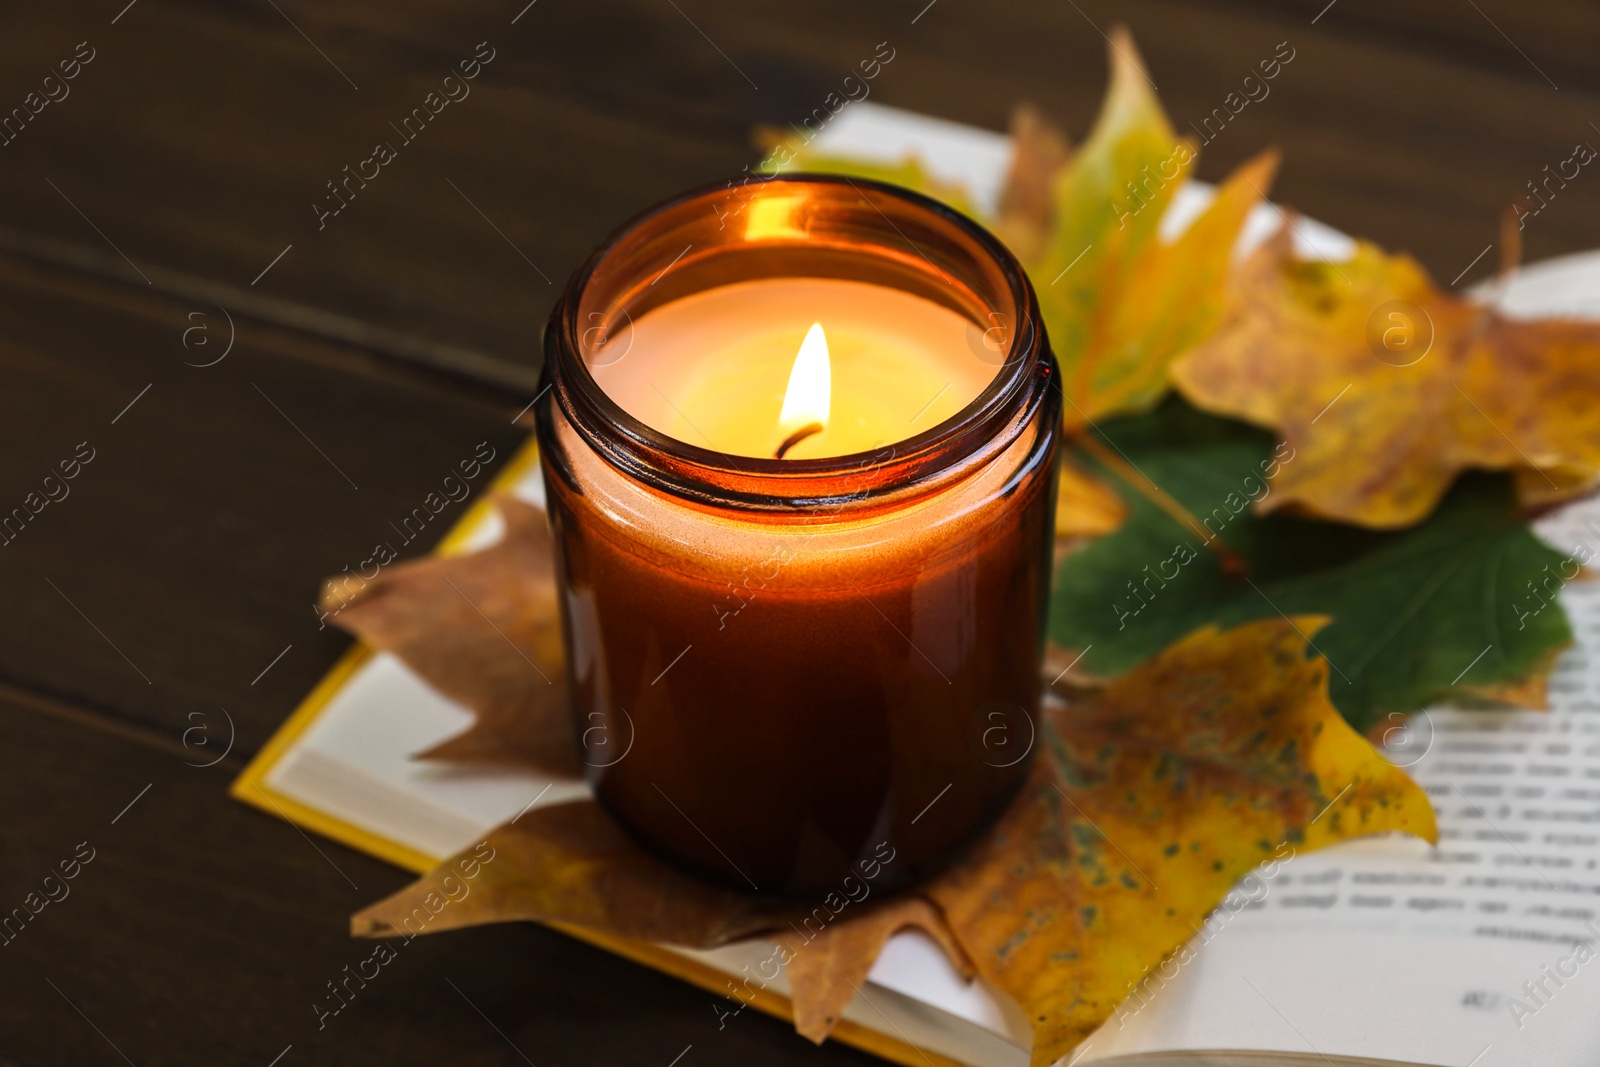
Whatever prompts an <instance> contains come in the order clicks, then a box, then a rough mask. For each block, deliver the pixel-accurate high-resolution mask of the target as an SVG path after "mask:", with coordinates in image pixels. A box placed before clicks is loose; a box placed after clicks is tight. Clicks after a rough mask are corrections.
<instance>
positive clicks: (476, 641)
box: [322, 496, 582, 777]
mask: <svg viewBox="0 0 1600 1067" xmlns="http://www.w3.org/2000/svg"><path fill="white" fill-rule="evenodd" d="M495 506H496V507H497V508H498V509H499V511H500V514H501V516H502V517H503V518H504V519H505V524H506V532H505V536H504V537H503V538H502V539H501V540H500V541H498V542H496V543H495V544H493V545H491V546H489V547H488V548H485V549H484V550H482V551H481V552H475V553H472V554H470V555H465V556H431V557H429V558H427V559H421V560H416V561H414V562H410V563H403V564H400V565H398V566H395V567H393V568H391V569H389V570H385V571H383V572H381V573H380V574H379V575H378V576H377V577H376V578H374V579H372V580H371V581H369V582H367V583H366V584H365V585H364V586H363V587H362V588H361V589H360V590H359V591H358V592H355V593H354V595H346V594H344V593H342V592H341V587H340V586H337V585H335V583H334V582H333V581H330V582H329V583H328V584H327V585H326V586H325V587H324V590H323V595H322V608H323V610H324V611H327V612H329V613H336V614H331V615H330V618H331V620H332V621H333V622H334V623H336V624H337V625H339V626H340V627H342V628H343V629H345V630H348V631H349V632H350V633H352V634H354V635H355V636H356V637H358V638H360V639H361V640H362V641H363V642H365V643H366V644H368V645H370V646H371V647H373V648H376V649H380V650H382V651H386V652H393V653H395V654H396V655H398V656H399V657H400V658H401V659H403V660H404V661H405V662H406V665H407V666H409V667H410V668H411V669H412V670H413V671H415V672H416V673H417V674H418V675H420V676H421V677H422V679H423V680H424V681H426V682H427V683H428V684H429V685H431V686H432V687H433V688H435V689H437V690H438V691H439V692H440V693H443V694H444V695H445V696H447V697H449V698H450V699H452V700H454V701H456V702H458V703H460V704H462V705H463V706H465V707H467V708H469V709H471V710H472V711H473V712H474V713H475V714H476V716H477V722H476V723H475V724H474V725H473V726H472V727H470V728H469V729H467V730H466V731H465V732H464V733H461V734H457V735H456V736H455V737H452V738H449V739H448V740H445V741H443V742H441V743H440V744H438V745H435V746H434V747H433V748H431V749H429V750H428V751H426V752H424V753H421V755H423V756H426V757H428V758H431V759H441V760H458V761H462V762H472V763H494V764H510V765H515V766H526V767H533V768H536V769H538V770H541V771H544V772H546V773H549V774H555V775H560V776H562V777H577V776H579V775H580V773H581V770H582V768H581V767H580V766H579V764H578V759H577V755H576V749H575V746H574V744H573V739H572V733H571V729H572V728H571V723H570V720H569V716H570V712H569V710H568V707H567V690H566V681H565V679H566V674H565V671H564V669H563V667H562V652H561V620H560V618H559V615H558V613H557V610H556V592H555V573H554V570H553V568H552V565H551V557H550V535H549V531H548V529H547V526H546V523H545V518H544V515H543V513H542V512H540V511H539V510H538V509H537V508H534V507H531V506H530V505H528V504H525V503H523V502H522V501H520V500H517V499H516V498H514V497H511V496H499V497H496V498H495Z"/></svg>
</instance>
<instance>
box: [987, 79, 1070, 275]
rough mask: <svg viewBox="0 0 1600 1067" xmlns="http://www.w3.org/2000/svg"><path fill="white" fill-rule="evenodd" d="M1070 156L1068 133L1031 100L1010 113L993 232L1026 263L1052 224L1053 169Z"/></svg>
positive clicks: (1041, 248)
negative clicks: (1008, 160) (1007, 149)
mask: <svg viewBox="0 0 1600 1067" xmlns="http://www.w3.org/2000/svg"><path fill="white" fill-rule="evenodd" d="M1071 157H1072V147H1071V145H1070V144H1069V143H1068V142H1067V135H1066V134H1065V133H1063V132H1062V131H1061V130H1060V129H1059V128H1058V127H1057V126H1055V125H1054V124H1053V123H1052V122H1050V120H1049V119H1047V118H1045V117H1044V113H1043V112H1041V111H1040V110H1039V109H1038V108H1036V107H1034V106H1033V105H1031V104H1023V105H1021V106H1019V107H1018V108H1017V109H1016V110H1015V111H1013V112H1012V114H1011V165H1010V166H1009V167H1008V168H1007V170H1006V178H1005V184H1004V185H1002V186H1001V188H1000V203H999V209H1000V210H999V213H998V214H997V215H996V216H995V219H994V232H995V236H997V237H999V238H1000V240H1002V241H1004V242H1005V243H1006V245H1007V246H1008V247H1009V248H1010V249H1011V250H1012V251H1013V252H1015V253H1016V256H1017V258H1018V259H1020V260H1022V261H1023V262H1024V263H1026V262H1028V261H1030V260H1033V259H1037V258H1038V257H1039V256H1040V255H1041V254H1042V253H1043V252H1044V250H1045V242H1046V241H1047V240H1049V238H1050V231H1051V229H1052V227H1053V226H1054V225H1055V219H1056V205H1055V197H1054V187H1055V178H1056V174H1057V173H1059V172H1060V170H1061V168H1062V167H1065V166H1066V165H1067V160H1068V159H1070V158H1071Z"/></svg>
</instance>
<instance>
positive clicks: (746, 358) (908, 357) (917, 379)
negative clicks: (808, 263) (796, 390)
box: [591, 278, 1002, 459]
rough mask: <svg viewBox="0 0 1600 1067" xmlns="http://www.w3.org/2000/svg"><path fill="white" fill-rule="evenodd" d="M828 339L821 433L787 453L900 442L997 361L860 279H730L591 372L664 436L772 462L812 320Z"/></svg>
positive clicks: (958, 400)
mask: <svg viewBox="0 0 1600 1067" xmlns="http://www.w3.org/2000/svg"><path fill="white" fill-rule="evenodd" d="M814 323H820V324H821V325H822V328H823V332H824V334H825V335H826V337H827V343H828V352H829V359H830V363H831V367H832V388H833V392H832V405H831V411H830V414H829V418H828V422H827V425H826V427H825V428H824V429H823V431H822V432H821V433H818V434H815V435H813V436H811V437H808V438H806V439H805V440H804V441H802V442H800V443H799V444H798V445H796V446H794V447H793V448H792V449H791V450H790V451H789V452H788V453H787V456H786V458H788V459H811V458H819V457H824V456H840V455H848V454H850V453H854V452H865V451H869V450H871V449H875V448H878V447H881V446H883V445H886V444H892V443H894V442H896V441H902V440H905V439H906V438H908V437H913V436H915V435H917V434H919V433H922V432H923V431H925V430H928V429H931V428H932V427H934V426H937V425H938V424H939V423H941V422H943V421H944V420H946V419H948V418H950V417H951V416H953V415H955V414H956V413H957V412H959V411H960V410H961V409H962V408H964V407H966V406H967V405H968V404H970V403H971V402H972V401H973V399H974V398H976V397H977V395H978V394H979V393H981V392H982V391H983V389H984V387H985V386H986V385H988V384H989V382H990V380H991V379H993V377H994V375H995V371H996V370H997V364H998V362H999V360H1000V358H1002V357H1001V356H1000V355H999V354H997V353H995V352H994V351H993V350H992V349H991V348H989V347H986V346H985V344H984V340H983V331H982V329H981V328H980V327H978V326H977V325H975V324H974V323H973V322H972V321H971V320H970V319H968V318H966V317H965V316H963V315H960V314H958V313H957V312H955V311H952V310H950V309H948V308H946V307H943V306H941V305H939V304H935V303H933V302H932V301H930V300H924V299H923V298H921V297H919V296H914V295H912V294H910V293H906V292H903V291H901V290H898V289H891V288H888V287H886V286H881V285H873V284H870V283H867V282H854V281H844V280H840V279H832V278H774V279H764V280H761V281H751V282H740V283H737V284H734V285H727V286H723V287H721V288H717V289H710V290H706V291H704V292H700V293H696V294H694V295H693V296H689V297H686V298H684V299H682V300H678V301H675V302H673V303H671V304H667V305H664V306H662V307H659V308H656V309H655V310H653V311H651V312H649V313H648V314H646V315H643V316H641V317H640V318H638V319H637V320H636V321H635V322H634V323H633V333H632V337H631V339H630V340H629V343H628V345H627V349H626V352H625V354H624V355H623V356H622V357H621V358H620V359H617V360H616V361H615V362H610V363H606V364H605V365H603V366H591V370H592V372H593V374H594V377H595V380H596V381H597V382H598V383H599V384H600V387H601V388H602V389H604V390H605V391H606V393H607V395H609V396H610V397H611V398H612V399H613V400H615V401H616V402H617V404H619V405H620V406H621V407H622V409H623V410H624V411H626V412H627V413H628V414H630V415H632V416H633V417H634V418H636V419H638V420H640V421H641V422H643V423H645V424H646V425H648V426H650V427H652V428H654V429H656V430H658V431H660V432H662V433H664V434H666V435H668V436H669V437H673V438H676V439H677V440H680V441H684V442H687V443H689V444H692V445H697V446H699V447H701V448H710V449H713V450H715V451H718V452H723V453H727V454H729V455H737V456H761V457H766V458H772V456H773V455H774V452H775V450H776V449H777V447H778V445H779V444H780V443H781V442H782V441H783V439H784V437H785V436H787V435H788V433H789V432H790V431H791V430H792V429H793V428H792V427H790V428H787V429H785V428H781V427H780V420H779V415H780V413H781V411H782V409H783V400H784V393H785V389H786V388H787V386H788V383H789V373H790V370H791V369H792V368H793V366H794V362H795V356H796V355H797V354H798V353H799V351H800V346H801V343H802V342H803V341H804V339H805V337H806V333H807V331H808V330H809V329H810V328H811V326H812V324H814Z"/></svg>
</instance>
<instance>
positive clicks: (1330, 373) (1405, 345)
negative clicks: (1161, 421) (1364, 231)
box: [1173, 232, 1600, 528]
mask: <svg viewBox="0 0 1600 1067" xmlns="http://www.w3.org/2000/svg"><path fill="white" fill-rule="evenodd" d="M1173 378H1174V380H1175V383H1176V385H1177V387H1178V389H1179V390H1180V391H1181V392H1182V393H1183V394H1184V396H1186V397H1188V398H1189V399H1190V400H1191V401H1192V402H1194V403H1195V404H1196V405H1198V406H1200V407H1202V408H1205V409H1206V410H1208V411H1213V412H1216V413H1218V414H1223V415H1229V416H1233V417H1236V418H1241V419H1244V420H1246V421H1248V422H1252V423H1255V424H1256V425H1258V426H1263V427H1266V428H1268V429H1271V430H1275V431H1277V432H1278V434H1279V435H1280V436H1281V437H1282V439H1283V440H1284V441H1285V442H1287V443H1288V445H1289V446H1291V447H1292V448H1293V449H1294V454H1295V457H1296V458H1295V461H1294V463H1292V464H1288V465H1286V466H1285V467H1284V468H1283V470H1282V471H1280V472H1279V474H1278V476H1277V477H1276V478H1274V479H1273V485H1272V489H1273V492H1272V493H1271V495H1270V496H1269V497H1267V498H1266V499H1264V500H1263V501H1262V502H1261V504H1260V509H1261V510H1263V511H1268V510H1272V509H1276V508H1281V507H1285V506H1292V507H1293V508H1294V509H1296V510H1298V511H1301V512H1303V513H1306V514H1309V515H1313V516H1318V517H1322V518H1329V519H1336V520H1340V521H1343V522H1350V523H1358V524H1361V525H1364V526H1373V527H1381V528H1393V527H1401V526H1409V525H1412V524H1414V523H1416V522H1419V521H1421V520H1422V519H1423V518H1424V517H1426V516H1427V515H1428V514H1429V513H1430V512H1431V511H1432V510H1433V508H1434V506H1435V505H1437V504H1438V502H1439V501H1440V499H1441V498H1442V497H1443V496H1444V494H1445V491H1446V490H1447V489H1449V488H1450V485H1451V483H1452V482H1454V481H1455V479H1456V477H1457V476H1458V475H1459V474H1460V473H1461V472H1462V471H1465V470H1467V469H1470V468H1487V469H1492V470H1511V471H1513V472H1515V474H1516V476H1517V487H1518V492H1519V495H1520V496H1521V498H1522V500H1523V501H1524V502H1525V503H1528V504H1546V503H1551V502H1554V501H1557V500H1561V499H1564V498H1568V497H1571V496H1575V495H1578V494H1580V493H1582V492H1584V491H1586V490H1588V489H1591V488H1593V486H1594V485H1595V483H1596V481H1597V480H1600V419H1597V418H1596V417H1595V412H1596V411H1597V410H1600V324H1597V323H1589V322H1575V321H1566V320H1560V319H1540V320H1531V321H1518V320H1515V319H1510V318H1507V317H1506V316H1503V315H1500V314H1498V313H1496V312H1495V311H1493V310H1492V309H1489V308H1486V307H1483V306H1480V305H1477V304H1473V303H1470V302H1468V301H1464V300H1460V299H1458V298H1456V297H1453V296H1451V295H1449V294H1447V293H1444V292H1442V291H1440V290H1439V289H1438V288H1436V287H1435V286H1434V284H1433V282H1432V280H1431V279H1429V277H1428V275H1427V273H1426V272H1425V271H1424V270H1423V269H1422V268H1421V267H1420V266H1419V265H1418V264H1417V263H1416V262H1415V261H1414V260H1412V259H1411V258H1410V257H1408V256H1404V255H1396V256H1390V255H1386V254H1384V252H1383V251H1382V250H1381V249H1379V248H1377V247H1376V246H1374V245H1371V244H1367V243H1365V242H1363V243H1361V244H1359V245H1358V246H1357V249H1356V254H1355V256H1354V257H1353V258H1351V259H1350V260H1348V261H1345V262H1341V263H1331V264H1330V263H1320V262H1310V261H1304V260H1299V259H1296V258H1295V256H1294V253H1293V247H1292V243H1291V241H1290V239H1289V235H1288V233H1287V232H1280V233H1279V234H1278V235H1277V237H1276V238H1275V239H1273V240H1271V241H1269V242H1268V243H1267V244H1266V245H1264V246H1263V247H1262V248H1261V249H1259V250H1258V251H1257V252H1256V253H1255V254H1254V255H1253V256H1252V257H1251V258H1250V260H1249V261H1248V262H1247V263H1246V264H1245V266H1244V267H1243V268H1242V269H1241V270H1240V272H1239V273H1238V277H1237V281H1236V285H1235V290H1234V296H1233V299H1232V303H1231V305H1230V309H1229V312H1228V315H1227V317H1226V319H1225V321H1224V322H1223V324H1222V326H1221V327H1220V328H1219V329H1218V331H1217V333H1216V334H1215V335H1214V336H1213V337H1211V338H1210V339H1209V340H1207V341H1205V342H1204V343H1202V344H1200V345H1199V346H1198V347H1196V348H1195V349H1194V350H1192V351H1191V352H1189V353H1188V354H1187V355H1186V356H1184V357H1183V358H1182V359H1181V360H1180V361H1179V362H1178V363H1177V365H1176V366H1175V367H1174V368H1173ZM1313 424H1315V425H1313Z"/></svg>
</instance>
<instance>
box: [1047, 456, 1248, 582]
mask: <svg viewBox="0 0 1600 1067" xmlns="http://www.w3.org/2000/svg"><path fill="white" fill-rule="evenodd" d="M1077 444H1078V447H1079V448H1081V449H1083V451H1085V452H1087V453H1088V454H1089V455H1091V456H1093V457H1094V459H1095V460H1096V461H1097V462H1099V463H1100V465H1101V466H1103V467H1105V468H1106V469H1107V470H1109V471H1111V473H1113V474H1115V475H1116V476H1117V477H1118V478H1120V479H1122V481H1123V482H1125V483H1126V484H1127V485H1128V486H1129V487H1130V488H1132V489H1133V490H1134V491H1135V492H1137V493H1138V494H1139V495H1141V496H1143V497H1144V498H1145V499H1146V500H1148V501H1150V503H1152V504H1154V505H1155V506H1156V507H1158V508H1160V509H1161V511H1162V512H1163V513H1165V514H1166V516H1167V517H1168V518H1170V519H1172V520H1173V521H1174V522H1176V523H1177V524H1178V525H1180V526H1183V527H1186V528H1187V529H1188V530H1189V532H1190V533H1192V534H1194V535H1195V536H1196V537H1198V538H1199V539H1200V542H1201V543H1202V544H1204V545H1205V546H1206V548H1208V549H1210V550H1211V554H1212V555H1214V556H1216V557H1217V560H1218V562H1219V563H1221V564H1222V573H1223V575H1224V576H1225V577H1228V578H1231V579H1233V580H1235V581H1242V580H1243V579H1245V578H1246V577H1248V576H1249V574H1250V567H1249V565H1248V564H1246V563H1245V561H1244V557H1243V556H1241V555H1239V553H1237V552H1235V551H1234V550H1233V549H1231V548H1229V547H1228V545H1227V543H1226V542H1224V541H1223V540H1222V539H1221V538H1220V537H1218V536H1217V535H1216V534H1213V533H1212V532H1211V531H1209V530H1207V529H1206V528H1205V527H1204V526H1202V525H1200V523H1199V521H1198V520H1196V519H1195V517H1194V516H1193V515H1191V514H1190V513H1189V511H1188V509H1187V508H1185V507H1184V506H1183V505H1182V504H1180V503H1178V502H1177V501H1176V500H1175V499H1173V497H1172V495H1171V494H1169V493H1168V492H1167V491H1166V490H1165V489H1162V488H1161V487H1160V486H1159V485H1157V484H1156V483H1155V482H1152V481H1151V480H1150V479H1149V478H1146V477H1145V476H1144V472H1143V471H1141V470H1139V468H1137V467H1135V466H1134V465H1133V464H1132V463H1129V462H1128V461H1127V460H1126V459H1124V458H1122V456H1120V455H1118V454H1117V453H1116V452H1115V451H1114V450H1112V449H1109V448H1107V447H1106V446H1105V445H1103V444H1101V443H1100V442H1099V441H1098V440H1096V439H1095V437H1094V436H1093V434H1092V433H1090V432H1089V431H1084V432H1082V433H1080V434H1078V437H1077Z"/></svg>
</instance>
